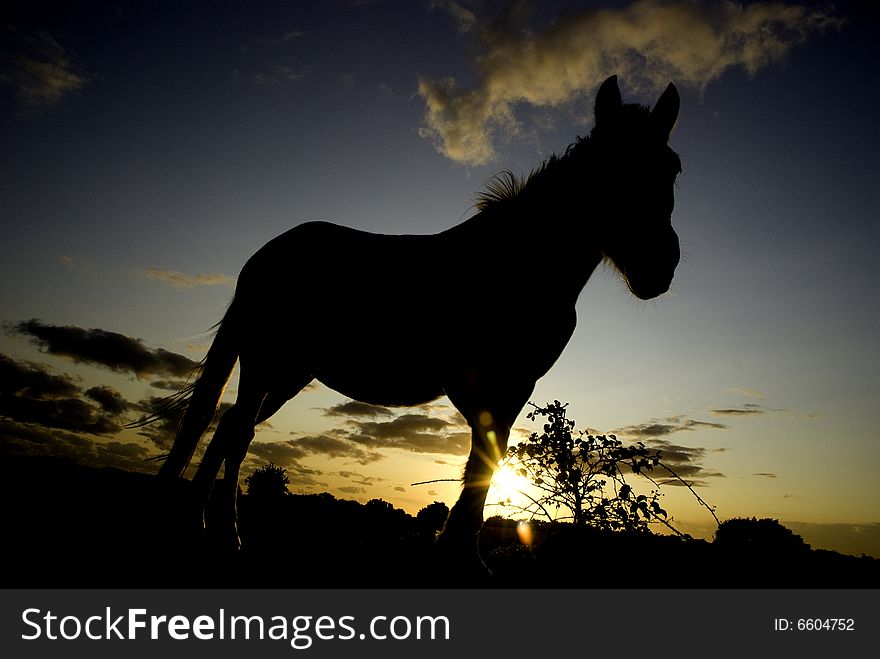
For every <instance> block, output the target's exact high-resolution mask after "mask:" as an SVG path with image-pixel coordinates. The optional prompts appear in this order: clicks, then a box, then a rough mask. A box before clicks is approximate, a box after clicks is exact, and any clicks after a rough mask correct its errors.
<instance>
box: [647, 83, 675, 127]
mask: <svg viewBox="0 0 880 659" xmlns="http://www.w3.org/2000/svg"><path fill="white" fill-rule="evenodd" d="M680 105H681V99H679V97H678V90H677V89H676V88H675V85H673V84H672V83H671V82H670V83H669V86H668V87H667V88H666V91H665V92H663V93H662V94H661V95H660V98H659V99H658V100H657V105H655V106H654V109H653V110H651V119H653V120H654V123H655V124H656V126H657V129H658V130H659V131H660V133H661V134H662V135H663V137H665V138H666V139H669V133H671V132H672V127H673V126H674V125H675V120H676V119H678V109H679V107H680Z"/></svg>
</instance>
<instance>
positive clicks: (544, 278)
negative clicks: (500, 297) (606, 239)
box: [445, 191, 603, 304]
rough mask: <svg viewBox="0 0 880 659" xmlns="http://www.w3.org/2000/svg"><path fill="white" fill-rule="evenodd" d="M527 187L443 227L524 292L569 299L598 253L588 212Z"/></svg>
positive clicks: (553, 300)
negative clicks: (517, 195)
mask: <svg viewBox="0 0 880 659" xmlns="http://www.w3.org/2000/svg"><path fill="white" fill-rule="evenodd" d="M528 192H529V191H523V193H522V197H521V198H518V199H516V200H511V201H509V202H505V203H504V204H499V205H495V206H490V207H489V208H487V209H485V210H483V211H480V212H479V213H477V214H476V215H474V216H473V217H471V218H469V219H467V220H466V221H465V222H463V223H462V224H459V225H458V226H456V227H453V228H452V229H450V230H449V231H447V232H445V233H446V234H447V235H448V236H449V237H450V238H453V239H454V240H455V241H456V243H457V244H458V245H459V246H463V247H464V248H465V249H466V253H467V254H469V255H476V256H479V260H480V262H482V263H492V264H493V266H492V267H502V268H505V269H507V270H508V271H509V272H510V273H511V275H510V276H511V278H512V279H514V280H516V281H517V282H518V285H519V286H521V287H522V293H523V295H524V296H529V295H538V296H540V298H541V300H542V301H543V302H546V303H549V304H574V302H575V301H576V300H577V297H578V295H579V293H580V292H581V289H582V288H583V287H584V285H585V284H586V283H587V280H588V279H589V278H590V275H591V274H592V273H593V271H594V270H595V269H596V266H597V265H598V264H599V263H600V262H601V261H602V258H603V255H602V252H601V250H600V249H599V247H598V241H597V239H596V236H595V234H594V232H593V231H591V226H592V222H591V219H592V218H590V217H588V216H587V215H586V214H583V215H582V216H579V215H576V214H575V213H574V212H573V209H574V208H580V204H578V205H575V204H573V203H572V202H571V201H570V200H569V199H565V198H563V197H561V196H559V195H551V194H549V191H548V196H547V197H546V198H542V197H541V196H540V195H537V194H532V195H528ZM577 196H578V199H579V200H583V199H588V198H589V195H588V194H587V195H584V196H582V195H581V194H578V195H577ZM581 203H582V201H581ZM511 283H514V282H511Z"/></svg>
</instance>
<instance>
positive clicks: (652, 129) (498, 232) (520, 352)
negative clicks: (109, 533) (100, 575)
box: [159, 76, 681, 560]
mask: <svg viewBox="0 0 880 659" xmlns="http://www.w3.org/2000/svg"><path fill="white" fill-rule="evenodd" d="M678 110H679V96H678V92H677V91H676V89H675V86H674V85H672V84H670V85H669V86H668V87H667V89H666V90H665V91H664V92H663V94H662V95H661V96H660V98H659V100H658V101H657V104H656V106H655V107H654V109H653V110H649V109H648V108H646V107H642V106H639V105H634V104H623V103H622V101H621V95H620V90H619V88H618V85H617V77H616V76H612V77H611V78H609V79H608V80H606V81H605V82H604V83H603V84H602V85H601V87H600V88H599V91H598V93H597V95H596V101H595V126H594V128H593V129H592V131H591V133H590V135H589V136H588V137H586V138H578V139H577V141H576V142H575V143H574V144H572V145H571V146H569V147H568V149H567V150H566V151H565V153H564V154H563V155H561V156H553V157H551V158H550V159H548V160H547V161H546V162H544V163H543V164H542V165H541V166H540V167H539V168H538V169H536V170H535V171H534V172H533V173H532V174H531V175H530V176H529V177H528V178H527V179H526V180H524V181H521V180H519V179H517V178H515V177H514V176H513V175H511V174H509V173H506V174H503V175H499V176H498V177H496V178H495V179H494V181H493V182H491V183H490V184H489V185H488V186H487V190H486V191H485V192H483V193H482V195H481V196H480V197H479V198H478V201H477V204H476V209H477V212H476V213H475V214H474V215H473V216H472V217H470V218H469V219H467V220H465V221H464V222H462V223H461V224H459V225H457V226H454V227H452V228H450V229H448V230H446V231H442V232H440V233H437V234H434V235H378V234H372V233H366V232H364V231H357V230H354V229H350V228H346V227H342V226H338V225H334V224H330V223H326V222H309V223H306V224H301V225H299V226H297V227H295V228H293V229H291V230H289V231H287V232H286V233H283V234H281V235H280V236H278V237H277V238H274V239H273V240H271V241H270V242H268V243H267V244H266V245H264V246H263V247H262V248H260V249H259V250H258V251H257V252H256V253H255V254H254V255H253V256H252V257H251V258H250V259H249V260H248V261H247V263H246V264H245V266H244V267H243V269H242V271H241V274H240V276H239V278H238V283H237V286H236V289H235V295H234V297H233V300H232V302H231V303H230V305H229V308H228V310H227V311H226V314H225V316H224V317H223V320H222V321H221V322H220V324H219V329H218V330H217V334H216V336H215V338H214V341H213V343H212V345H211V347H210V350H209V351H208V354H207V356H206V358H205V360H204V362H203V364H202V367H201V372H200V374H199V377H198V378H197V379H196V380H195V381H194V383H193V384H192V385H191V386H190V387H188V388H187V389H186V390H185V391H183V392H181V393H180V394H179V395H178V398H177V399H176V403H177V404H178V406H179V407H185V413H184V416H183V419H182V421H181V423H180V426H179V429H178V432H177V435H176V438H175V440H174V444H173V446H172V448H171V451H170V453H169V454H168V456H167V458H166V460H165V462H164V463H163V464H162V466H161V468H160V471H159V475H160V476H161V477H162V478H166V479H179V478H181V477H182V475H183V473H184V471H185V469H186V468H187V466H188V464H189V462H190V460H191V458H192V455H193V453H194V451H195V449H196V446H197V445H198V442H199V440H200V438H201V436H202V435H203V434H204V433H205V431H206V430H207V428H208V426H209V424H210V423H211V421H212V419H213V416H214V414H215V412H216V410H217V407H218V403H219V400H220V398H221V396H222V393H223V389H224V387H225V385H226V382H227V380H228V379H229V377H230V375H231V372H232V370H233V368H234V366H235V364H236V361H238V362H239V364H240V369H241V370H240V382H239V387H238V394H237V397H236V400H235V403H234V405H233V406H232V407H231V408H229V409H228V410H227V411H226V412H225V414H223V415H222V417H221V419H220V421H219V424H218V426H217V430H216V432H215V434H214V436H213V438H212V439H211V441H210V443H209V444H208V447H207V449H206V451H205V453H204V456H203V457H202V460H201V463H200V464H199V467H198V469H197V471H196V474H195V476H194V478H193V491H194V492H195V500H196V508H197V520H196V523H197V524H203V520H204V512H203V511H204V507H205V504H206V502H207V499H208V496H209V494H210V493H211V489H212V487H213V485H214V483H215V480H216V478H217V475H218V473H219V470H220V468H221V466H222V465H223V464H224V463H225V478H224V483H226V484H227V487H226V488H225V489H224V491H223V492H222V494H221V493H219V492H218V494H219V495H220V496H221V497H222V499H220V506H221V507H220V510H221V511H222V513H221V516H220V517H219V518H218V520H217V522H216V523H217V524H218V530H219V532H220V534H221V537H224V538H225V540H228V542H229V543H230V544H231V545H232V546H234V547H237V546H238V543H239V541H238V534H237V529H236V496H237V482H238V478H239V470H240V466H241V463H242V460H243V459H244V457H245V455H246V454H247V451H248V446H249V444H250V442H251V440H252V439H253V437H254V426H255V425H256V424H258V423H260V422H261V421H264V420H266V419H268V418H269V417H271V416H272V415H273V414H275V412H277V411H278V410H279V408H281V406H282V405H283V404H284V403H285V402H286V401H288V400H289V399H291V398H292V397H294V396H295V395H296V394H297V393H298V392H299V391H301V390H302V389H303V388H304V387H305V386H306V385H308V384H309V383H310V382H312V381H313V380H318V381H320V382H322V383H323V384H325V385H326V386H328V387H329V388H331V389H334V390H335V391H337V392H339V393H342V394H344V395H345V396H348V397H350V398H352V399H355V400H358V401H363V402H366V403H372V404H375V405H384V406H412V405H418V404H422V403H426V402H429V401H431V400H434V399H436V398H438V397H440V396H443V395H446V396H448V397H449V400H450V401H451V402H452V404H453V405H454V406H455V407H456V408H457V409H458V410H459V411H460V412H461V414H462V415H463V416H464V418H465V419H466V421H467V423H468V425H469V426H470V428H471V430H472V443H471V449H470V455H469V456H468V459H467V463H466V466H465V469H464V475H463V487H462V491H461V495H460V497H459V499H458V501H457V502H456V503H455V505H454V506H453V507H452V509H451V511H450V513H449V517H448V519H447V521H446V524H445V526H444V528H443V530H442V532H441V533H440V535H439V536H438V538H437V542H438V544H439V546H440V547H443V548H446V549H448V550H449V551H450V555H454V556H459V557H464V558H466V557H467V556H472V557H473V558H474V559H477V560H478V553H477V550H476V540H477V535H478V533H479V530H480V527H481V525H482V522H483V506H484V503H485V499H486V493H487V490H488V488H489V483H490V480H491V478H492V473H493V471H494V469H495V468H496V466H497V463H498V461H499V459H500V458H501V457H502V456H503V455H504V454H505V451H506V449H507V440H508V436H509V434H510V429H511V425H512V424H513V423H514V420H515V419H516V417H517V415H518V414H519V412H520V411H521V409H522V408H523V407H524V406H525V404H526V403H527V402H528V400H529V397H530V395H531V393H532V391H533V389H534V386H535V383H536V381H537V380H538V379H539V378H540V377H542V376H543V375H544V374H545V373H547V371H548V370H549V369H550V367H551V366H552V365H553V363H554V362H555V361H556V359H557V358H558V357H559V355H560V354H561V353H562V350H563V348H564V347H565V345H566V344H567V343H568V341H569V339H570V338H571V336H572V333H573V332H574V329H575V323H576V314H575V302H576V300H577V297H578V294H579V293H580V291H581V289H582V288H583V287H584V285H585V284H586V282H587V280H588V279H589V277H590V275H591V274H592V272H593V270H594V269H595V268H596V266H597V265H598V264H599V263H600V262H602V261H603V259H605V260H607V261H609V262H610V263H612V264H613V265H614V266H615V267H616V269H617V270H618V271H619V273H620V274H621V276H622V278H623V280H624V281H625V283H626V285H627V286H628V288H629V289H630V291H631V292H632V293H633V294H634V295H636V296H637V297H639V298H641V299H650V298H653V297H656V296H658V295H661V294H663V293H665V292H666V291H667V290H668V289H669V286H670V284H671V281H672V277H673V274H674V271H675V268H676V265H677V264H678V261H679V246H678V236H677V235H676V233H675V230H674V229H673V228H672V223H671V216H672V210H673V205H674V195H673V192H674V183H675V179H676V176H677V175H678V174H679V173H680V172H681V163H680V160H679V158H678V156H677V155H676V153H675V152H674V151H673V150H672V149H671V148H670V147H669V146H668V145H667V142H668V139H669V134H670V131H671V130H672V127H673V125H674V124H675V121H676V118H677V116H678ZM536 299H539V300H540V301H541V304H542V311H541V313H536V314H534V315H528V314H523V313H520V312H518V311H517V309H518V308H519V307H520V306H521V305H522V303H523V302H524V301H529V300H536Z"/></svg>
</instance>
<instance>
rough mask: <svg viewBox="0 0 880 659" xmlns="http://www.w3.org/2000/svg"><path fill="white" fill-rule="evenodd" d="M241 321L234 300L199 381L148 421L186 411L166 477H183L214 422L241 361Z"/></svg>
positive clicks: (163, 472)
mask: <svg viewBox="0 0 880 659" xmlns="http://www.w3.org/2000/svg"><path fill="white" fill-rule="evenodd" d="M239 320H240V319H239V318H238V314H237V313H236V305H235V300H234V299H233V301H232V304H230V305H229V308H228V309H227V311H226V315H224V316H223V320H222V321H220V324H219V328H218V329H217V334H216V336H215V337H214V341H213V342H212V343H211V348H210V349H209V350H208V354H207V355H206V356H205V359H204V360H202V363H201V365H200V366H199V373H198V376H197V377H196V379H195V381H194V382H192V383H191V384H189V385H187V386H186V387H185V388H183V389H181V390H180V391H179V392H177V393H176V394H174V395H173V396H171V397H169V398H168V399H166V401H165V404H164V405H162V406H160V407H159V408H158V410H157V412H155V413H154V414H153V415H152V418H149V417H148V419H147V420H144V421H146V422H149V421H150V420H155V419H158V418H162V417H167V416H170V415H172V414H174V413H176V412H179V411H181V410H185V411H184V414H183V419H182V420H181V421H180V425H179V427H178V429H177V434H176V436H175V437H174V444H173V445H172V446H171V451H170V452H169V453H168V455H167V456H166V458H165V461H164V462H163V463H162V466H161V467H160V469H159V476H160V477H162V478H167V479H170V480H176V479H178V478H180V477H181V476H183V472H184V471H185V470H186V468H187V466H189V462H190V460H191V459H192V456H193V453H194V452H195V450H196V446H198V444H199V440H200V439H201V438H202V435H204V434H205V431H206V430H207V429H208V426H209V425H210V424H211V421H213V419H214V414H215V413H216V412H217V407H218V406H219V404H220V399H221V398H222V396H223V390H224V389H225V388H226V383H227V382H228V381H229V377H230V375H232V369H233V368H235V362H236V361H237V360H238V353H239V342H238V325H239ZM144 421H141V422H139V425H143V423H144Z"/></svg>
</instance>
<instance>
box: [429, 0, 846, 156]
mask: <svg viewBox="0 0 880 659" xmlns="http://www.w3.org/2000/svg"><path fill="white" fill-rule="evenodd" d="M463 5H464V3H460V2H435V3H434V6H435V7H439V8H442V9H445V10H447V11H448V12H450V13H451V14H452V16H453V17H454V19H455V20H456V22H457V23H458V25H459V28H460V29H461V30H463V31H467V32H476V33H478V34H479V38H480V39H481V47H480V48H479V50H478V52H477V54H476V56H475V58H474V63H473V66H474V68H475V70H476V71H475V72H476V76H477V83H476V84H475V85H474V86H472V87H469V88H462V87H460V86H459V85H458V83H457V82H456V80H455V79H454V78H451V77H447V78H439V79H437V78H428V77H422V78H420V79H419V86H418V92H419V94H420V95H421V97H422V98H423V99H424V102H425V118H424V121H425V126H424V127H423V128H422V130H421V131H420V133H421V135H422V136H423V137H427V138H429V139H431V140H432V141H433V142H434V144H435V146H436V148H437V150H438V151H439V152H440V153H442V154H443V155H445V156H447V157H448V158H450V159H452V160H455V161H457V162H460V163H463V164H467V165H481V164H485V163H487V162H489V161H491V160H492V159H493V158H494V157H495V155H496V154H495V147H494V142H495V138H496V137H497V136H498V135H499V134H500V135H504V136H511V135H515V134H516V133H517V132H518V131H520V129H521V124H520V122H519V120H518V119H517V118H516V116H515V114H514V106H515V105H516V104H519V103H527V104H529V105H531V106H533V107H536V108H547V107H556V106H560V105H562V104H565V103H568V102H570V101H572V100H574V99H576V98H579V97H582V96H583V95H584V94H585V93H586V92H588V91H590V90H592V89H593V88H594V87H595V86H596V85H598V84H599V83H600V82H601V81H602V80H603V79H604V78H606V77H608V76H609V75H612V74H619V75H620V76H621V77H622V78H623V79H624V81H625V82H626V83H627V84H628V85H629V86H630V87H631V88H634V89H639V90H645V91H652V92H653V91H659V90H661V89H663V88H664V87H665V85H666V84H667V83H668V82H669V81H670V80H674V81H675V82H676V83H677V84H681V85H688V86H691V87H694V88H696V89H698V90H703V89H704V88H705V87H706V86H707V85H708V84H709V83H711V82H712V81H713V80H716V79H717V78H718V77H720V76H721V75H722V74H723V73H724V72H725V71H727V70H729V69H731V68H734V67H740V68H742V69H745V70H746V71H747V72H748V73H749V74H755V73H756V72H757V71H759V70H760V69H762V68H764V67H766V66H767V65H768V64H771V63H773V62H778V61H781V60H783V59H784V58H785V56H786V55H787V54H788V53H789V52H790V50H791V49H792V48H793V47H794V46H796V45H798V44H801V43H803V42H804V41H806V40H807V38H809V37H810V36H811V35H812V34H814V33H817V32H821V31H822V30H825V29H828V28H833V27H838V26H840V25H841V23H842V21H841V20H840V19H838V18H835V17H833V16H832V15H830V13H829V12H826V11H822V10H819V9H815V8H809V7H803V6H798V5H786V4H783V3H777V2H772V3H771V2H757V3H752V4H748V5H742V4H740V3H737V2H730V1H728V2H684V1H678V2H666V1H664V0H640V1H639V2H634V3H633V4H631V5H629V6H626V7H621V8H614V9H588V10H586V11H583V12H580V13H574V14H569V15H564V16H562V17H561V18H559V19H558V20H556V21H555V22H553V23H552V24H550V25H549V26H546V27H544V28H543V29H541V28H540V26H539V27H538V28H536V27H535V26H533V25H529V24H528V20H529V17H528V16H527V14H526V12H525V11H523V10H522V7H523V6H524V5H522V3H513V4H512V5H510V7H513V8H514V9H508V10H507V11H508V13H507V15H506V16H505V17H504V18H503V19H502V20H501V21H498V20H495V21H492V20H482V17H476V16H474V19H472V18H471V16H472V15H474V14H475V10H474V11H472V10H470V9H467V8H465V7H464V6H463ZM478 18H479V20H475V19H478Z"/></svg>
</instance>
